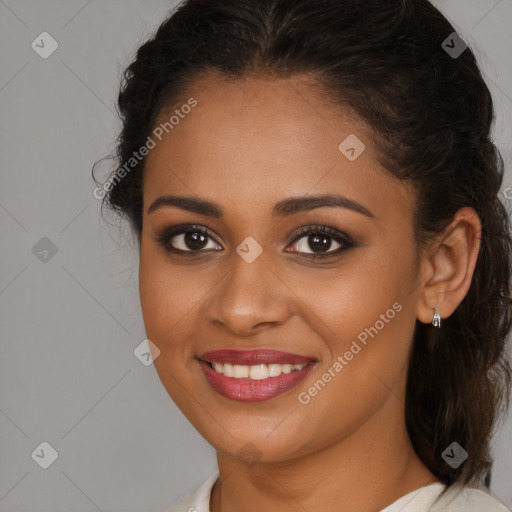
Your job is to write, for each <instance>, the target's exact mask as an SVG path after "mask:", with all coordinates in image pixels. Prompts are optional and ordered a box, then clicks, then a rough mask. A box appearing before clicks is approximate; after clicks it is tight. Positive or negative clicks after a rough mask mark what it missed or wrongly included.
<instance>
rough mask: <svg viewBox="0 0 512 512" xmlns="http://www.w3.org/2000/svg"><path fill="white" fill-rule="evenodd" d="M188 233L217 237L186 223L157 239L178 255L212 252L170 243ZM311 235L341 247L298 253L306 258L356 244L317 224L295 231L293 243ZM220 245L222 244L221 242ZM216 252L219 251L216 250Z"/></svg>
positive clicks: (317, 257) (324, 256) (318, 257)
mask: <svg viewBox="0 0 512 512" xmlns="http://www.w3.org/2000/svg"><path fill="white" fill-rule="evenodd" d="M188 233H201V234H203V235H205V236H207V237H209V238H211V239H212V240H213V241H214V242H215V243H217V242H216V241H215V237H214V236H213V233H211V232H210V230H208V229H207V228H204V227H203V226H199V225H197V224H184V225H179V226H172V227H170V228H166V229H164V230H162V231H161V232H160V233H159V234H158V235H157V236H156V241H157V242H158V243H159V244H160V245H161V246H162V247H163V248H164V249H165V250H166V251H167V252H169V253H174V254H178V255H183V256H185V257H193V256H197V255H198V254H200V253H204V252H210V251H211V249H207V250H205V249H199V250H196V251H193V250H188V251H184V250H183V249H176V248H175V247H172V246H171V245H170V241H171V240H172V238H174V237H175V236H177V235H182V234H188ZM309 235H325V236H327V237H328V238H332V239H333V240H334V241H336V242H338V243H339V244H340V245H341V247H339V248H338V249H336V250H335V251H330V252H327V253H324V254H322V253H298V254H301V255H302V256H305V257H306V258H310V259H312V260H313V261H314V260H325V259H327V258H332V257H333V256H338V255H339V254H340V253H341V252H343V251H346V250H347V249H351V248H353V247H354V246H355V243H354V242H353V240H352V239H351V237H349V236H348V235H346V234H344V233H342V232H341V231H338V230H337V229H334V228H331V227H329V226H323V225H317V226H308V227H303V228H299V229H298V231H297V232H296V233H295V235H294V238H293V240H292V241H291V243H292V244H294V243H296V242H297V241H299V240H300V239H301V238H304V237H306V236H309ZM219 245H220V244H219ZM214 252H218V251H216V250H214Z"/></svg>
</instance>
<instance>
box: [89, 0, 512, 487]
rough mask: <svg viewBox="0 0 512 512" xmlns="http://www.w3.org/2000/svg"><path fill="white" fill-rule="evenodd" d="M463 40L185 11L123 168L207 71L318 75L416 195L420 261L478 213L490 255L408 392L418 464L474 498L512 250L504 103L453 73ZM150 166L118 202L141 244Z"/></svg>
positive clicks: (501, 364)
mask: <svg viewBox="0 0 512 512" xmlns="http://www.w3.org/2000/svg"><path fill="white" fill-rule="evenodd" d="M453 32H454V28H453V27H452V25H451V24H450V23H449V22H448V21H447V20H446V18H445V17H444V16H443V15H442V14H441V13H440V12H439V11H438V10H437V9H436V8H435V7H434V6H433V5H432V4H431V3H430V2H428V1H427V0H365V1H361V0H314V1H312V0H293V1H289V0H258V1H255V0H186V1H184V2H183V3H182V4H180V5H179V6H178V8H177V9H176V10H175V11H174V12H173V13H171V15H170V16H169V18H168V19H167V20H165V21H164V22H163V23H162V24H161V25H160V27H159V28H158V30H157V32H156V34H155V35H154V36H153V37H151V38H150V39H149V40H148V41H147V42H146V43H145V44H143V45H142V46H141V47H140V48H139V49H138V51H137V55H136V58H135V59H134V60H133V62H132V63H131V64H130V65H129V67H128V68H127V69H126V71H125V73H124V77H123V83H122V87H121V91H120V94H119V101H118V103H119V110H120V114H121V117H122V121H123V126H122V131H121V134H120V136H119V138H118V144H117V154H116V157H117V162H118V166H119V167H118V168H120V166H122V165H123V163H125V162H126V161H128V160H129V159H130V157H131V156H132V154H133V152H134V151H137V150H138V149H139V148H140V147H142V146H143V145H144V144H145V142H146V139H147V137H148V136H149V135H150V134H151V132H152V129H153V128H154V126H155V121H156V119H157V118H158V115H159V113H160V112H161V109H162V108H164V107H165V108H168V107H170V106H172V105H177V101H178V98H179V97H183V95H184V94H185V93H186V87H187V84H190V83H192V82H193V80H194V78H197V77H198V76H199V74H200V73H202V72H208V71H214V72H216V73H219V74H220V75H221V76H224V77H226V78H230V79H236V78H239V77H242V76H248V75H251V74H255V75H257V74H258V73H259V74H268V75H273V76H279V77H288V76H291V75H297V74H307V75H309V76H313V77H314V78H315V80H317V81H318V84H320V85H321V86H322V87H324V88H325V89H324V90H325V91H326V92H327V93H328V97H329V99H330V100H331V101H332V102H333V104H335V105H341V106H344V107H345V108H350V109H353V111H354V112H356V113H357V114H358V115H359V116H360V118H362V119H363V120H364V121H365V123H366V124H367V126H369V127H370V128H371V140H372V142H373V144H374V145H375V147H376V148H377V149H378V153H379V158H380V163H381V164H382V165H383V166H384V167H385V168H386V169H387V170H388V171H389V173H390V175H392V176H394V177H395V178H396V179H399V180H405V181H407V182H410V183H411V184H412V186H413V187H414V190H415V191H416V195H417V201H416V208H415V224H416V237H417V242H418V247H422V246H423V244H425V243H426V242H427V241H429V240H430V239H431V237H432V236H435V235H436V234H438V233H441V232H442V231H443V229H444V227H446V226H447V224H448V223H449V222H450V221H451V220H452V219H453V217H454V215H455V213H456V212H457V211H458V210H459V209H461V208H463V207H465V206H469V207H472V208H474V209H475V210H476V212H477V213H478V215H479V217H480V219H481V221H482V240H481V249H480V253H479V257H478V261H477V266H476V270H475V273H474V276H473V280H472V284H471V287H470V289H469V292H468V293H467V295H466V297H465V298H464V300H463V301H462V303H461V304H460V305H459V306H458V308H457V309H456V310H455V312H454V313H453V314H452V315H451V316H450V317H449V318H446V319H444V320H443V323H442V327H441V329H436V328H435V327H433V326H431V325H426V324H422V323H421V322H417V323H416V329H415V335H414V340H413V345H412V349H411V354H410V365H409V373H408V381H407V393H406V424H407V428H408V432H409V436H410V438H411V441H412V443H413V446H414V448H415V450H416V452H417V454H418V456H419V457H420V458H421V460H422V461H423V462H424V463H425V464H426V466H427V467H428V468H429V469H430V470H431V471H432V472H433V473H434V474H435V475H437V476H438V477H439V478H440V479H442V480H443V481H445V482H446V483H447V484H452V483H456V482H457V483H464V484H466V483H468V482H469V481H470V480H472V479H477V478H482V477H483V476H484V475H486V474H487V475H489V474H490V468H491V457H490V439H491V436H492V434H493V432H494V428H495V425H496V422H497V419H498V417H499V415H500V413H501V412H504V411H505V410H506V406H507V405H508V402H509V399H510V386H511V368H510V365H509V362H508V361H507V359H506V355H505V338H506V336H507V333H508V332H509V331H510V328H511V321H512V318H511V317H512V310H511V304H512V301H511V297H510V271H511V257H512V256H511V254H512V241H511V237H510V234H509V222H510V221H509V218H508V215H507V212H506V210H505V208H504V206H503V204H502V203H501V202H500V200H499V196H498V194H499V189H500V186H501V183H502V179H503V160H502V158H501V155H500V153H499V151H498V150H497V148H496V146H495V145H494V143H493V141H492V140H491V138H490V137H491V135H490V131H491V128H492V124H493V120H494V109H493V101H492V98H491V94H490V92H489V89H488V87H487V86H486V84H485V82H484V80H483V78H482V75H481V73H480V70H479V68H478V65H477V62H476V59H475V56H474V54H473V52H472V50H471V48H467V49H466V50H465V51H463V53H462V54H461V55H460V56H458V57H456V58H455V57H454V56H452V55H449V53H447V51H445V49H444V48H443V47H442V43H443V41H444V40H446V39H447V38H448V37H449V36H450V35H451V34H452V33H453ZM143 166H144V160H142V161H141V162H140V163H139V164H138V165H135V166H134V167H133V169H132V170H131V171H130V172H128V173H126V175H125V176H124V177H123V178H122V179H120V180H117V181H116V183H115V186H113V187H112V188H111V189H110V190H109V191H108V193H107V195H106V196H105V198H104V201H105V204H106V205H107V206H108V207H110V208H111V209H114V210H115V211H117V212H118V213H120V214H121V215H122V216H125V217H127V218H128V219H129V221H130V222H131V224H132V226H133V227H134V230H135V232H136V233H138V234H139V235H140V232H141V230H142V206H143V205H142V176H143ZM93 174H94V173H93ZM454 441H456V442H457V443H459V444H460V445H461V446H462V447H463V448H464V449H465V450H466V451H467V452H468V454H469V457H468V459H467V460H466V461H465V462H464V463H463V464H462V465H460V466H459V467H458V468H455V469H454V468H452V467H451V466H450V465H448V464H447V463H446V462H445V460H444V459H443V458H442V453H443V451H444V450H445V449H446V448H447V447H448V446H449V445H450V444H451V443H452V442H454ZM487 483H488V481H487Z"/></svg>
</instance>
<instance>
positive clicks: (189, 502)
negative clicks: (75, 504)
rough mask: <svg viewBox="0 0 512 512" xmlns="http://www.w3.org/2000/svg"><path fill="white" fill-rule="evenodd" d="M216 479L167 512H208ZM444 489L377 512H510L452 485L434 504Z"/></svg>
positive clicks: (433, 487) (435, 487)
mask: <svg viewBox="0 0 512 512" xmlns="http://www.w3.org/2000/svg"><path fill="white" fill-rule="evenodd" d="M218 477H219V474H218V473H216V474H214V475H212V476H211V477H210V478H208V480H206V482H204V483H203V485H201V486H200V487H199V488H198V489H197V490H196V491H194V492H193V493H191V494H189V495H188V496H186V497H185V498H183V499H182V500H181V501H180V502H179V503H177V504H176V505H175V506H174V507H173V508H171V509H170V510H168V511H167V512H210V494H211V491H212V488H213V484H214V483H215V481H216V480H217V478H218ZM444 488H445V486H444V485H443V484H441V483H435V484H430V485H426V486H424V487H420V488H419V489H416V490H415V491H412V492H410V493H408V494H406V495H405V496H402V497H401V498H399V499H398V500H397V501H395V502H394V503H392V504H391V505H389V506H387V507H386V508H384V509H382V510H381V511H380V512H512V511H511V509H510V508H508V507H506V506H505V505H503V504H502V503H501V502H499V501H498V500H497V499H495V498H493V497H492V496H491V495H490V494H488V493H487V492H484V491H481V490H479V489H473V488H470V487H460V486H452V487H451V488H449V490H448V491H447V493H446V494H445V495H444V496H443V497H442V498H441V499H440V500H438V502H437V503H435V504H434V502H435V501H436V498H437V497H438V496H439V495H440V494H441V491H443V489H444Z"/></svg>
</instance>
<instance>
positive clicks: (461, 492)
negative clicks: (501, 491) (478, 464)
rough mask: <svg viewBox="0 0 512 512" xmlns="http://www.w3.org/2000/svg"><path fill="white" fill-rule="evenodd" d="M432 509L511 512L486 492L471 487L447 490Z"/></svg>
mask: <svg viewBox="0 0 512 512" xmlns="http://www.w3.org/2000/svg"><path fill="white" fill-rule="evenodd" d="M437 505H438V506H435V507H433V508H432V510H433V511H436V512H437V511H439V512H445V511H446V512H511V510H510V508H509V507H507V506H505V505H504V504H503V503H502V502H500V501H499V500H497V499H496V498H494V497H493V496H491V495H490V494H489V493H488V492H486V491H483V490H481V489H474V488H471V487H454V488H452V489H448V490H447V492H446V493H445V496H442V497H441V499H440V500H439V502H438V504H437Z"/></svg>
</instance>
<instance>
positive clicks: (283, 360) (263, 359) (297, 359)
mask: <svg viewBox="0 0 512 512" xmlns="http://www.w3.org/2000/svg"><path fill="white" fill-rule="evenodd" d="M199 359H201V360H202V361H206V362H208V363H214V362H217V363H231V364H239V365H247V366H251V365H255V364H301V363H309V362H311V361H314V360H315V358H314V357H307V356H301V355H298V354H291V353H289V352H280V351H278V350H212V351H210V352H205V353H204V354H202V355H201V356H199Z"/></svg>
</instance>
